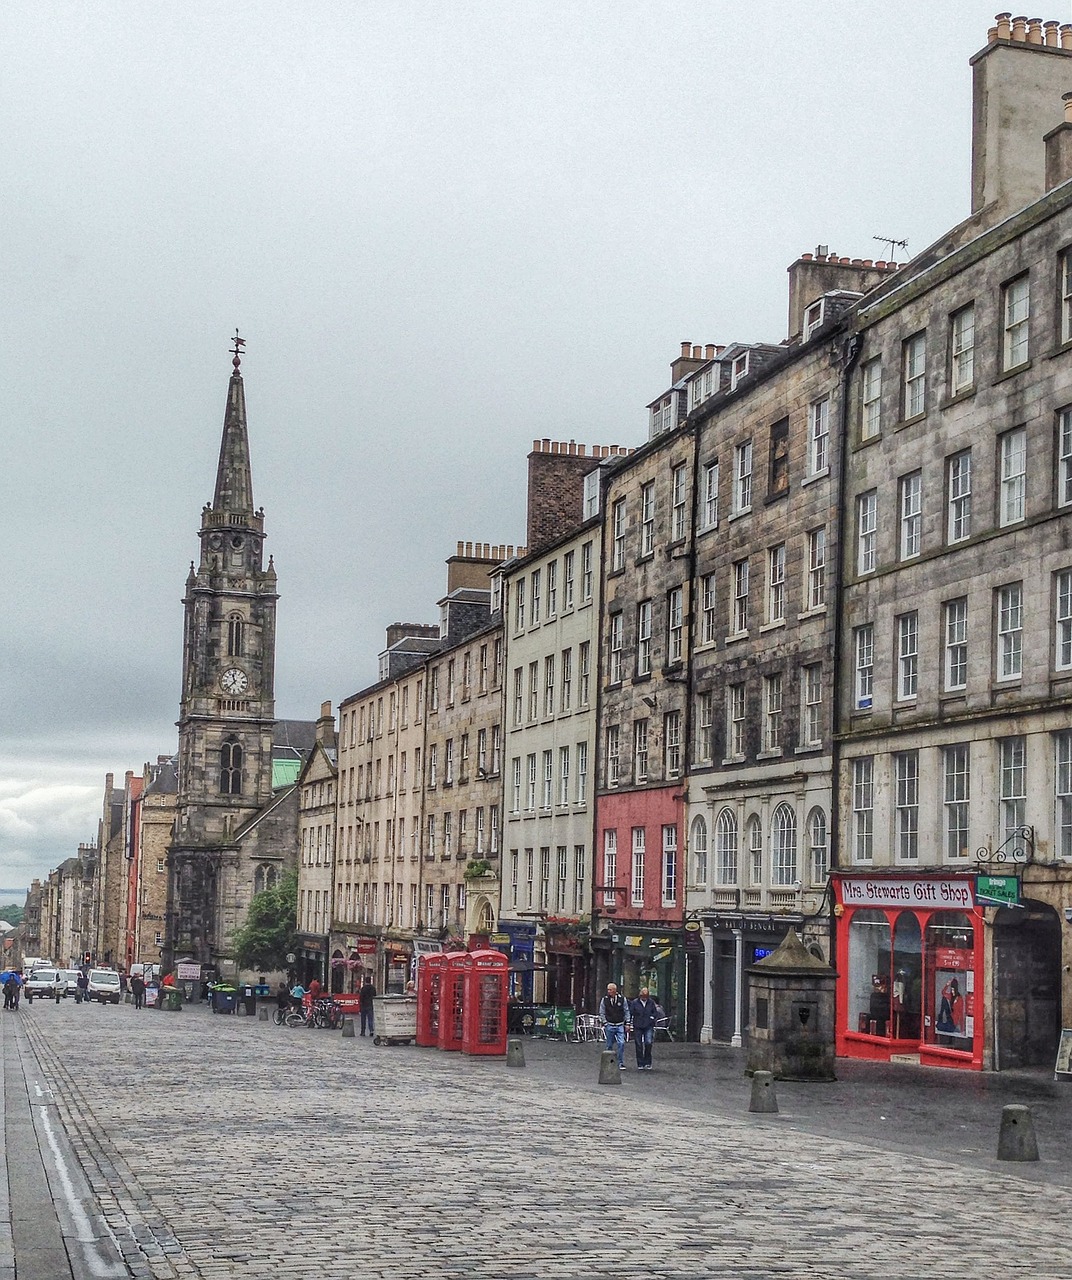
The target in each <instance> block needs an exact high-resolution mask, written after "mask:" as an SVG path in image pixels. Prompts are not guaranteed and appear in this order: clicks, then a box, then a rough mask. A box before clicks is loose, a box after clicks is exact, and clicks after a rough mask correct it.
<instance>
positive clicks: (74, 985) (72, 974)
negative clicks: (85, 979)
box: [60, 969, 82, 996]
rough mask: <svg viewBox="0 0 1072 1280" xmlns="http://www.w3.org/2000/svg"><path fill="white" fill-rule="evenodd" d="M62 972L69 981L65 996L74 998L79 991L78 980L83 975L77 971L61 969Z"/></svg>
mask: <svg viewBox="0 0 1072 1280" xmlns="http://www.w3.org/2000/svg"><path fill="white" fill-rule="evenodd" d="M60 972H61V973H62V974H63V975H64V977H65V978H66V979H67V990H66V991H65V992H64V993H63V994H64V995H65V996H73V995H74V993H75V992H76V991H77V990H78V979H79V978H80V977H81V976H82V975H81V974H80V973H79V971H78V970H77V969H61V970H60Z"/></svg>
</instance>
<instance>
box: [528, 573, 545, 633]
mask: <svg viewBox="0 0 1072 1280" xmlns="http://www.w3.org/2000/svg"><path fill="white" fill-rule="evenodd" d="M542 580H543V570H542V569H533V571H532V586H531V589H530V592H529V594H530V600H529V614H530V617H531V620H532V623H531V625H532V626H535V625H536V624H537V623H538V622H539V620H540V587H541V583H542Z"/></svg>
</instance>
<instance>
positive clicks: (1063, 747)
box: [1053, 729, 1072, 858]
mask: <svg viewBox="0 0 1072 1280" xmlns="http://www.w3.org/2000/svg"><path fill="white" fill-rule="evenodd" d="M1053 737H1054V749H1055V751H1056V757H1057V758H1056V773H1055V778H1054V782H1055V792H1056V796H1055V798H1056V805H1057V812H1056V814H1055V818H1056V824H1057V830H1056V837H1057V839H1056V848H1057V853H1058V855H1059V856H1060V857H1062V858H1072V731H1069V730H1067V729H1065V730H1063V731H1062V732H1061V733H1055V734H1054V735H1053Z"/></svg>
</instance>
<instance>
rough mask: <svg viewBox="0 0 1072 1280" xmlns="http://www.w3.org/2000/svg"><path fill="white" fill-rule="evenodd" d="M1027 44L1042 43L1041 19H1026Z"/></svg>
mask: <svg viewBox="0 0 1072 1280" xmlns="http://www.w3.org/2000/svg"><path fill="white" fill-rule="evenodd" d="M1027 43H1028V44H1041V43H1042V19H1041V18H1029V19H1028V23H1027Z"/></svg>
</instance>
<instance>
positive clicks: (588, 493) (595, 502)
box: [584, 470, 599, 520]
mask: <svg viewBox="0 0 1072 1280" xmlns="http://www.w3.org/2000/svg"><path fill="white" fill-rule="evenodd" d="M597 515H599V472H598V470H597V471H589V473H588V474H587V475H586V476H585V478H584V519H585V520H591V518H592V517H593V516H597Z"/></svg>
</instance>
